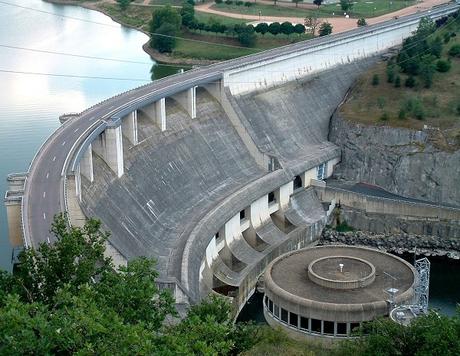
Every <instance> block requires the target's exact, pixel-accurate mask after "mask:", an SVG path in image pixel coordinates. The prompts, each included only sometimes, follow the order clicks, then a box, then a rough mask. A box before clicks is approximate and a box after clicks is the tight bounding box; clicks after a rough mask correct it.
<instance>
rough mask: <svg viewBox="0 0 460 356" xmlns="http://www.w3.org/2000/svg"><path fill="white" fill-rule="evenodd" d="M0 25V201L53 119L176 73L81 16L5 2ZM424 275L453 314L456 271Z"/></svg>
mask: <svg viewBox="0 0 460 356" xmlns="http://www.w3.org/2000/svg"><path fill="white" fill-rule="evenodd" d="M6 3H11V4H10V5H8V4H6ZM0 20H1V22H0V80H1V92H0V191H1V192H2V194H4V192H5V190H6V176H7V174H8V173H12V172H24V171H27V169H28V166H29V164H30V161H31V160H32V158H33V156H34V154H35V152H36V151H37V150H38V148H39V147H40V145H41V144H42V143H43V142H44V141H45V139H46V137H48V136H49V135H50V134H51V133H52V132H53V131H54V130H55V129H56V128H57V127H58V126H59V121H58V118H59V116H60V115H62V114H64V113H70V112H79V111H82V110H83V109H85V108H88V107H90V106H92V105H93V104H96V103H98V102H100V101H101V100H103V99H105V98H107V97H110V96H113V95H115V94H117V93H120V92H123V91H126V90H128V89H131V88H134V87H137V86H140V85H143V84H145V83H147V82H149V81H150V80H152V79H158V78H159V77H161V76H164V75H168V74H173V73H175V72H177V70H178V69H179V68H177V67H170V66H161V65H160V66H156V64H155V63H154V62H153V61H152V60H151V59H150V57H149V56H148V55H147V54H146V53H145V52H144V51H143V50H142V45H143V44H144V43H145V42H146V41H147V39H148V37H147V36H146V35H145V34H143V33H141V32H139V31H136V30H132V29H129V28H126V27H123V26H120V25H118V24H117V23H115V22H114V21H112V20H111V19H110V18H109V17H107V16H105V15H103V14H101V13H98V12H95V11H91V10H88V9H83V8H80V7H75V6H63V5H54V4H49V3H45V2H42V1H40V0H5V2H3V3H0ZM89 57H91V58H89ZM153 66H156V67H155V70H154V71H152V68H153ZM151 73H155V75H157V76H158V78H152V74H151ZM10 260H11V247H10V245H9V242H8V239H7V226H6V213H5V208H4V205H3V204H0V268H2V269H7V270H9V269H10ZM431 272H432V273H431V290H430V294H431V300H430V301H431V306H432V307H436V308H439V309H440V310H441V311H442V312H445V313H447V314H452V313H453V312H454V309H455V303H456V302H457V301H459V300H460V288H458V285H459V282H460V265H459V264H458V263H454V262H452V261H446V260H432V270H431ZM255 304H256V303H255V302H254V303H253V304H252V305H255ZM259 310H260V309H259Z"/></svg>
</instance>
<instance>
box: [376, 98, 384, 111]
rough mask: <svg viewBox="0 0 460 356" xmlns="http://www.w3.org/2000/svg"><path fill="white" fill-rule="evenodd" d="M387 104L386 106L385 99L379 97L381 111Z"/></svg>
mask: <svg viewBox="0 0 460 356" xmlns="http://www.w3.org/2000/svg"><path fill="white" fill-rule="evenodd" d="M385 104H386V100H385V97H383V96H379V97H378V98H377V106H378V107H379V109H383V108H384V107H385Z"/></svg>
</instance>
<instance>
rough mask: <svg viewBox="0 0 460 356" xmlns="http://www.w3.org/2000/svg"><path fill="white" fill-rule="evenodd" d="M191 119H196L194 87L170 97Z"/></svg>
mask: <svg viewBox="0 0 460 356" xmlns="http://www.w3.org/2000/svg"><path fill="white" fill-rule="evenodd" d="M172 98H173V99H174V100H176V101H177V102H178V103H179V104H180V105H181V106H182V107H183V108H184V109H185V111H187V113H188V114H189V115H190V117H191V118H192V119H195V118H196V87H191V88H189V89H187V90H185V91H183V92H180V93H178V94H175V95H173V96H172Z"/></svg>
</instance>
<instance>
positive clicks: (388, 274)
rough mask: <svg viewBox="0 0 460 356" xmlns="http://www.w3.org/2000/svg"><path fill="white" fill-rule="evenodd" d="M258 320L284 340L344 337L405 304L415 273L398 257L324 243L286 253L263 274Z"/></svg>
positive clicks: (410, 294) (413, 289) (359, 248)
mask: <svg viewBox="0 0 460 356" xmlns="http://www.w3.org/2000/svg"><path fill="white" fill-rule="evenodd" d="M264 280H265V296H264V316H265V319H266V320H267V322H268V324H269V325H271V326H273V327H278V326H279V327H281V328H282V329H284V330H285V331H286V332H287V333H288V334H289V335H290V336H292V337H294V338H297V339H302V338H312V337H314V338H316V339H318V338H320V339H321V338H322V339H324V340H325V341H327V340H330V341H332V340H334V339H338V338H347V337H350V335H351V332H352V331H353V329H354V328H356V327H359V325H360V324H361V323H362V322H364V321H369V320H372V319H375V318H377V317H380V316H388V315H389V313H390V311H391V309H393V306H394V305H395V304H409V303H411V302H412V300H413V298H414V293H415V282H416V270H415V269H414V267H413V266H412V265H410V264H409V263H407V262H406V261H404V260H403V259H401V258H399V257H396V256H394V255H391V254H389V253H386V252H382V251H379V250H376V249H371V248H366V247H354V246H341V245H329V246H319V247H312V248H305V249H301V250H297V251H293V252H289V253H286V254H284V255H282V256H280V257H278V258H277V259H276V260H274V261H273V262H272V263H270V265H269V266H268V267H267V269H266V271H265V275H264Z"/></svg>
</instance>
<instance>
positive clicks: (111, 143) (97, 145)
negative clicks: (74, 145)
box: [92, 126, 124, 178]
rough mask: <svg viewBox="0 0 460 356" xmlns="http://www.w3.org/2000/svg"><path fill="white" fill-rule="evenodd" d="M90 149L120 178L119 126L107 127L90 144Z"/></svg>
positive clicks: (122, 171) (121, 143)
mask: <svg viewBox="0 0 460 356" xmlns="http://www.w3.org/2000/svg"><path fill="white" fill-rule="evenodd" d="M92 147H93V150H94V152H96V153H97V154H98V155H99V156H101V158H102V159H103V160H104V161H105V163H107V165H108V166H109V167H110V169H112V171H114V172H115V174H116V175H117V177H118V178H120V177H121V176H122V175H123V173H124V167H123V138H122V133H121V126H116V127H107V128H106V129H105V131H104V132H102V133H101V134H100V135H99V137H98V139H96V140H95V141H94V142H93V143H92Z"/></svg>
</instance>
